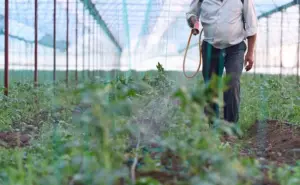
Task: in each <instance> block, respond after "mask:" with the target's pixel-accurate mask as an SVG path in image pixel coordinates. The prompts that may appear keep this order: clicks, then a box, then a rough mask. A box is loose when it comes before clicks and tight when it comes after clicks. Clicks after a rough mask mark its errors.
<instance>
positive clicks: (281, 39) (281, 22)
mask: <svg viewBox="0 0 300 185" xmlns="http://www.w3.org/2000/svg"><path fill="white" fill-rule="evenodd" d="M280 13H281V15H280V16H281V17H280V78H282V67H283V65H282V62H283V61H282V43H283V29H282V24H283V11H281V12H280Z"/></svg>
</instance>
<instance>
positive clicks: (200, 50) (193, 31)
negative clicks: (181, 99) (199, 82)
mask: <svg viewBox="0 0 300 185" xmlns="http://www.w3.org/2000/svg"><path fill="white" fill-rule="evenodd" d="M202 32H203V29H202V30H201V32H200V35H199V42H198V44H199V56H200V59H199V64H198V68H197V70H196V72H195V73H194V74H193V75H192V76H187V74H186V72H185V60H186V56H187V52H188V50H189V47H190V42H191V38H192V35H193V34H194V33H197V34H198V33H199V24H196V26H194V28H193V29H192V30H191V33H190V36H189V39H188V43H187V46H186V48H185V52H184V58H183V64H182V68H183V74H184V76H185V77H186V78H194V77H195V76H196V75H197V74H198V72H199V70H200V66H201V64H202V47H201V36H202Z"/></svg>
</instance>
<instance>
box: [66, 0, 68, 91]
mask: <svg viewBox="0 0 300 185" xmlns="http://www.w3.org/2000/svg"><path fill="white" fill-rule="evenodd" d="M66 14H67V15H66V18H67V29H66V85H67V86H68V81H69V0H67V10H66Z"/></svg>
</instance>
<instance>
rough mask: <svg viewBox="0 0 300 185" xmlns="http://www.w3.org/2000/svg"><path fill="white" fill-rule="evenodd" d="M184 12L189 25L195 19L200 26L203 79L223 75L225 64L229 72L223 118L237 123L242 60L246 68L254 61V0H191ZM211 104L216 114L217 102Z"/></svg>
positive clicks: (208, 79)
mask: <svg viewBox="0 0 300 185" xmlns="http://www.w3.org/2000/svg"><path fill="white" fill-rule="evenodd" d="M186 16H187V22H188V25H189V26H190V27H191V28H193V27H194V24H195V23H196V22H197V21H198V19H200V22H201V25H202V27H203V32H204V40H203V43H202V56H203V70H202V75H203V78H204V81H205V83H208V82H209V81H210V79H211V77H212V75H213V74H216V75H217V76H218V77H222V75H223V71H224V68H225V70H226V75H229V78H230V81H229V83H228V84H227V85H228V86H229V89H228V90H227V91H226V92H225V93H224V103H225V107H224V119H225V120H226V121H228V122H231V123H237V122H238V120H239V106H240V77H241V74H242V71H243V66H244V63H245V64H246V67H245V68H246V71H249V70H250V69H251V68H252V66H253V62H254V45H255V41H256V33H257V17H256V12H255V9H254V3H253V0H193V2H192V3H191V5H190V9H189V11H188V12H187V13H186ZM196 34H198V33H194V35H196ZM245 40H247V41H248V42H247V45H248V47H247V45H246V43H245ZM247 48H248V50H247ZM246 50H247V52H246ZM245 52H246V55H245ZM211 108H212V109H213V111H214V113H215V114H216V116H217V117H219V108H218V106H217V105H216V104H214V105H212V107H211Z"/></svg>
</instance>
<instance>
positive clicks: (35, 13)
mask: <svg viewBox="0 0 300 185" xmlns="http://www.w3.org/2000/svg"><path fill="white" fill-rule="evenodd" d="M37 85H38V0H35V1H34V86H35V87H37Z"/></svg>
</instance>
